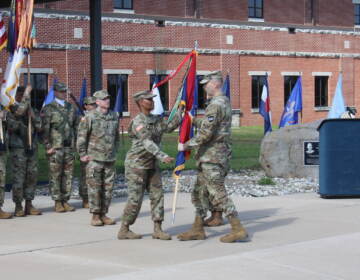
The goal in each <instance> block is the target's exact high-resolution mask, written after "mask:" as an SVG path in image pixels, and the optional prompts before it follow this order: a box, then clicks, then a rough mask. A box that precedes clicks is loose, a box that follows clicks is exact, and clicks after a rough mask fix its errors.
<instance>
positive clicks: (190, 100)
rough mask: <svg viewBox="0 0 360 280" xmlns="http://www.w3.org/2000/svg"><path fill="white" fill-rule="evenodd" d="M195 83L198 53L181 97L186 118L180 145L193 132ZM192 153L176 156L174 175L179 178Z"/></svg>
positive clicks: (180, 130)
mask: <svg viewBox="0 0 360 280" xmlns="http://www.w3.org/2000/svg"><path fill="white" fill-rule="evenodd" d="M195 81H196V52H193V55H192V58H191V62H190V67H189V71H188V73H187V77H186V79H185V80H184V84H183V87H182V89H183V91H182V97H181V103H182V104H183V105H184V106H185V112H184V117H183V119H182V122H181V125H180V129H179V143H181V144H184V143H186V142H187V141H188V140H189V139H190V137H191V135H192V134H193V132H192V129H193V127H192V119H191V116H190V113H191V114H192V115H194V106H193V105H194V93H195ZM189 157H190V151H182V152H178V154H177V156H176V164H175V169H174V175H175V176H179V175H180V173H181V171H182V170H183V169H184V168H185V161H186V160H187V159H189Z"/></svg>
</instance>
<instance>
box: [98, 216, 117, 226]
mask: <svg viewBox="0 0 360 280" xmlns="http://www.w3.org/2000/svg"><path fill="white" fill-rule="evenodd" d="M100 219H101V221H102V222H103V223H104V225H107V226H109V225H115V224H116V222H115V221H114V220H113V219H111V218H109V217H108V216H106V215H105V214H102V215H101V217H100Z"/></svg>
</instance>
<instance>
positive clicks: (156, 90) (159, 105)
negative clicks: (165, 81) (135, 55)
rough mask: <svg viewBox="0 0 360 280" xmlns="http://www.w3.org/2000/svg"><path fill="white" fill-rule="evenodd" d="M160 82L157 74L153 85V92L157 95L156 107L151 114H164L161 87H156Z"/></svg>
mask: <svg viewBox="0 0 360 280" xmlns="http://www.w3.org/2000/svg"><path fill="white" fill-rule="evenodd" d="M158 82H159V80H158V78H157V76H156V75H155V79H154V84H153V87H152V93H153V94H155V97H153V100H154V109H153V110H152V111H151V114H153V115H160V116H162V115H164V107H163V105H162V102H161V98H160V92H159V88H158V87H155V86H156V84H157V83H158Z"/></svg>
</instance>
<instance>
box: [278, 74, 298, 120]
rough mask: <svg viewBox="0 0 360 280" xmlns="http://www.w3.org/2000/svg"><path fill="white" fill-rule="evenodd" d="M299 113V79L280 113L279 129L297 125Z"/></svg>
mask: <svg viewBox="0 0 360 280" xmlns="http://www.w3.org/2000/svg"><path fill="white" fill-rule="evenodd" d="M301 111H302V85H301V77H299V78H298V80H297V81H296V84H295V86H294V88H293V90H292V91H291V94H290V97H289V99H288V101H287V103H286V106H285V108H284V112H283V113H282V116H281V120H280V123H279V127H284V126H287V125H294V124H298V123H299V112H301Z"/></svg>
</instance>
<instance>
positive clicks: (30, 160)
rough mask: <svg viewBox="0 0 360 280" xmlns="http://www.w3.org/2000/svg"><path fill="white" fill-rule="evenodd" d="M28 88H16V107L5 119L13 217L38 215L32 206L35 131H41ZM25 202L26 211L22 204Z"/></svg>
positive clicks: (35, 155) (35, 162) (34, 176)
mask: <svg viewBox="0 0 360 280" xmlns="http://www.w3.org/2000/svg"><path fill="white" fill-rule="evenodd" d="M31 90H32V88H31V86H30V85H29V86H27V87H26V90H25V93H24V89H23V88H18V90H17V93H16V97H15V99H16V101H17V102H16V104H15V105H14V106H11V108H10V113H9V114H8V117H7V125H8V134H9V149H10V159H11V167H12V171H13V185H12V194H13V201H14V203H15V205H16V206H15V214H14V215H15V216H16V217H24V216H25V215H41V211H39V210H38V209H36V208H35V207H34V206H33V205H32V200H34V196H35V188H36V182H37V170H38V169H37V167H38V166H37V132H40V130H41V121H40V116H39V114H38V112H36V110H34V109H32V108H31V104H30V102H31V101H30V93H31ZM29 115H30V117H31V121H32V122H31V138H32V139H31V146H30V141H29V130H28V127H29ZM24 199H25V201H26V202H25V211H24V209H23V207H22V201H23V200H24Z"/></svg>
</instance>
